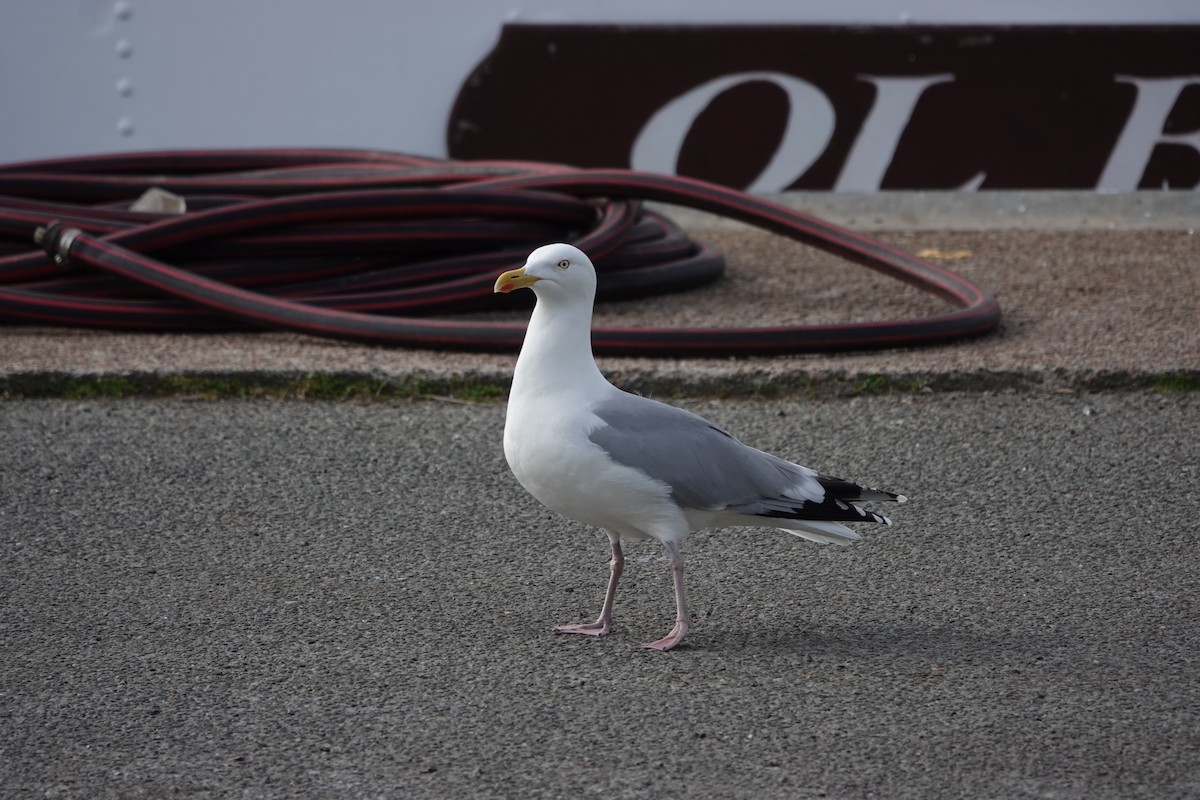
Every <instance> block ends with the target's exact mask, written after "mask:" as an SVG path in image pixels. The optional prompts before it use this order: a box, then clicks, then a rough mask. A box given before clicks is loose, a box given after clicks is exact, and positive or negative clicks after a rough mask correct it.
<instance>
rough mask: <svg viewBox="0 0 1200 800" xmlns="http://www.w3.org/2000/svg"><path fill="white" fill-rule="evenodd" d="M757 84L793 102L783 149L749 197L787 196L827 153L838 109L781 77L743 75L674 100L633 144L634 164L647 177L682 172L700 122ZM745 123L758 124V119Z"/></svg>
mask: <svg viewBox="0 0 1200 800" xmlns="http://www.w3.org/2000/svg"><path fill="white" fill-rule="evenodd" d="M751 81H768V82H770V83H773V84H775V85H776V86H778V87H779V88H781V89H783V90H784V92H786V93H787V98H788V105H789V108H788V119H787V127H786V129H785V130H784V132H783V139H782V141H781V142H780V144H779V148H778V149H777V150H776V151H775V154H774V155H773V156H772V157H771V161H770V163H768V164H767V166H766V167H765V168H764V169H763V171H762V173H761V174H760V175H759V176H758V177H757V178H755V179H754V181H753V182H751V184H750V185H749V186H748V187H746V191H748V192H781V191H783V190H784V189H786V188H787V187H788V186H790V185H791V184H793V183H795V182H796V181H797V180H798V179H799V178H800V176H801V175H803V174H804V173H805V172H806V171H807V170H808V168H809V167H810V166H812V163H813V162H814V161H816V160H817V158H819V157H820V155H821V153H823V152H825V147H826V146H827V145H828V144H829V140H830V139H831V138H832V137H833V126H834V113H833V105H832V104H831V103H830V102H829V98H827V97H826V96H825V94H824V93H823V92H822V91H821V90H820V89H818V88H817V87H815V86H813V85H812V84H811V83H808V82H807V81H802V80H800V79H799V78H794V77H792V76H791V75H784V74H782V73H779V72H743V73H739V74H736V75H726V76H723V77H720V78H715V79H714V80H711V81H709V82H708V83H704V84H701V85H700V86H697V87H696V88H694V89H691V90H689V91H687V92H684V93H683V94H681V95H679V96H678V97H676V98H675V99H674V100H671V101H670V102H668V103H667V104H666V105H664V106H663V107H662V108H660V109H659V110H658V111H656V112H654V114H653V115H652V116H651V117H650V119H649V120H648V121H647V122H646V124H645V126H644V127H643V128H642V130H641V131H640V132H639V133H638V136H637V138H636V139H635V140H634V142H633V151H632V152H631V154H630V157H629V162H630V165H631V166H632V167H633V168H634V169H637V170H643V171H646V172H664V173H667V174H670V175H674V174H675V173H676V169H677V166H678V163H679V152H680V150H682V148H683V142H684V139H685V138H686V137H687V133H688V131H689V130H691V127H692V124H693V123H694V122H695V121H696V117H698V116H699V115H700V112H702V111H703V110H704V109H705V108H707V107H708V105H709V103H711V102H712V101H713V100H714V99H716V97H717V96H718V95H720V94H722V93H723V92H726V91H728V90H730V89H732V88H734V87H735V86H740V85H741V84H744V83H749V82H751ZM743 124H746V125H753V124H755V120H753V119H750V120H745V121H744V123H743Z"/></svg>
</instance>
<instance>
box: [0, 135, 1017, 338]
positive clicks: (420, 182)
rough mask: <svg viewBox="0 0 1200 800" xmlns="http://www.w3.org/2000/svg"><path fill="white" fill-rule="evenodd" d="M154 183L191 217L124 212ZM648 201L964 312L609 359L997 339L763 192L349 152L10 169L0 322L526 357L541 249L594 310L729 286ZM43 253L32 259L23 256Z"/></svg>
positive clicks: (932, 279)
mask: <svg viewBox="0 0 1200 800" xmlns="http://www.w3.org/2000/svg"><path fill="white" fill-rule="evenodd" d="M152 187H158V188H159V189H163V190H166V191H168V192H171V193H174V194H176V195H180V196H182V197H183V198H185V199H186V203H187V209H188V210H187V212H186V213H183V214H170V213H159V212H146V211H138V210H132V208H131V202H132V201H133V200H134V199H135V198H137V197H139V196H141V195H142V194H143V193H144V192H146V191H147V190H149V189H151V188H152ZM643 200H654V201H659V202H663V203H669V204H674V205H680V206H686V207H691V208H694V209H699V210H702V211H707V212H711V213H715V214H718V215H722V216H726V217H730V218H733V219H737V220H740V221H742V222H746V223H749V224H750V225H754V226H757V227H760V228H763V229H765V230H768V231H772V232H774V233H777V234H780V235H782V236H785V237H789V238H791V239H794V240H796V241H799V242H802V243H804V244H808V245H811V246H814V247H818V248H821V249H823V250H826V251H829V252H831V253H834V254H836V255H838V256H841V257H843V258H845V259H847V260H850V261H853V262H855V263H858V264H861V265H863V266H866V267H870V268H871V269H874V270H877V271H879V272H882V273H884V274H885V275H890V276H892V277H894V278H897V279H899V280H902V281H905V282H907V283H909V284H912V285H913V286H916V287H917V288H919V289H922V290H924V291H927V292H931V293H933V294H935V295H937V296H938V297H941V298H943V299H945V300H946V301H948V302H949V303H950V304H951V305H952V306H954V307H955V308H954V310H952V311H949V312H947V313H944V314H940V315H937V316H932V317H926V318H921V319H905V320H897V321H887V322H867V323H851V324H839V325H819V326H785V327H754V328H682V329H678V328H676V329H658V328H605V327H599V328H596V329H595V330H594V333H593V345H594V349H595V350H596V352H597V353H601V354H609V355H647V356H651V355H652V356H715V355H722V356H727V355H750V354H785V353H805V352H822V351H835V350H848V349H872V348H881V347H898V346H912V345H923V344H933V343H938V342H945V341H948V340H952V339H957V338H960V337H965V336H974V335H979V334H983V333H987V332H989V331H991V330H993V329H994V328H995V327H996V325H997V324H998V322H999V318H1000V307H999V304H998V303H997V302H996V300H995V299H994V298H993V297H992V296H991V295H989V294H988V293H987V292H985V291H984V290H983V289H981V288H979V287H978V286H976V285H975V284H974V283H972V282H970V281H968V280H966V279H964V278H962V277H961V276H959V275H956V274H955V273H953V272H951V271H949V270H946V269H944V268H942V267H940V266H937V265H934V264H931V263H929V262H927V261H924V260H922V259H919V258H917V257H915V256H912V255H910V254H908V253H905V252H903V251H900V250H896V249H894V248H891V247H887V246H885V245H883V244H881V243H879V242H877V241H874V240H873V239H870V238H868V237H865V236H862V235H860V234H857V233H853V232H851V231H848V230H844V229H842V228H839V227H837V226H835V225H831V224H829V223H826V222H823V221H821V220H818V219H815V218H813V217H810V216H808V215H805V214H802V213H800V212H797V211H794V210H792V209H789V208H786V207H784V206H781V205H778V204H776V203H772V202H770V201H768V200H765V199H763V198H760V197H754V196H751V195H747V194H743V193H741V192H737V191H734V190H731V189H727V188H723V187H720V186H716V185H712V184H708V183H704V182H702V181H696V180H690V179H686V178H679V177H669V176H664V175H655V174H647V173H639V172H631V171H625V170H576V169H569V168H564V167H558V166H552V165H547V164H538V163H524V162H454V161H440V160H436V159H429V158H421V157H416V156H411V155H404V154H397V153H385V152H374V151H359V150H327V149H300V150H218V151H164V152H145V153H124V154H114V155H103V156H90V157H83V158H71V159H56V160H48V161H39V162H26V163H21V164H14V165H8V166H0V320H2V321H7V322H18V321H20V322H32V323H41V324H46V323H52V324H58V325H68V326H75V327H92V328H105V329H124V330H142V331H214V330H233V329H263V328H265V329H275V330H289V331H297V332H301V333H306V334H313V335H317V336H328V337H335V338H339V339H349V340H355V341H360V342H369V343H374V344H381V345H407V346H414V347H427V348H454V349H467V350H514V349H516V348H518V347H519V346H520V343H521V340H522V337H523V335H524V328H525V326H524V324H521V323H504V322H490V321H478V320H475V321H472V320H462V319H453V320H446V319H436V318H431V315H448V314H454V315H458V314H459V313H460V312H464V311H473V310H478V309H481V308H489V309H495V308H497V307H498V305H499V304H502V303H507V302H511V301H510V300H509V299H508V298H497V297H495V296H494V295H493V294H492V282H493V281H494V280H495V277H496V275H497V274H498V273H499V272H501V271H503V270H506V269H510V268H511V267H513V266H515V265H518V264H520V263H521V261H522V260H523V259H524V257H525V255H527V254H528V253H529V251H530V250H532V249H533V248H535V247H536V246H538V245H541V244H544V243H546V242H549V241H570V242H572V243H574V244H575V245H577V246H578V247H580V248H581V249H583V250H584V251H586V252H587V253H588V254H589V255H591V256H592V259H593V261H594V262H595V263H596V267H597V271H598V273H599V288H598V297H599V299H602V300H607V299H616V298H629V297H639V296H644V295H649V294H654V293H659V292H668V291H679V290H682V289H686V288H691V287H695V286H699V285H702V284H705V283H709V282H711V281H714V280H716V279H717V278H719V277H720V276H721V274H722V272H723V270H724V259H723V257H722V256H721V255H720V253H718V252H716V251H715V250H713V249H712V248H709V247H707V246H704V245H701V244H697V243H695V242H693V241H691V240H690V239H689V238H688V237H687V236H686V235H685V234H684V233H683V231H681V230H680V229H679V228H678V227H677V226H676V225H675V224H674V223H672V222H671V221H670V220H669V219H667V218H666V217H664V216H662V215H660V214H658V213H655V212H653V211H651V210H648V209H645V208H643V206H642V202H641V201H643ZM35 232H36V240H37V243H38V244H40V245H41V248H42V249H41V250H37V249H32V244H31V243H32V242H34V240H35Z"/></svg>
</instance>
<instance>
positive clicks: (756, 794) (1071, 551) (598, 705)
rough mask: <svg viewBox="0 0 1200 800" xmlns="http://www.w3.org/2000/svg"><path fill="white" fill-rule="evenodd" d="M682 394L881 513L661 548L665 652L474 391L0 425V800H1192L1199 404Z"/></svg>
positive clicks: (119, 407) (497, 411)
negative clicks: (854, 531) (674, 598)
mask: <svg viewBox="0 0 1200 800" xmlns="http://www.w3.org/2000/svg"><path fill="white" fill-rule="evenodd" d="M689 405H690V407H691V408H693V409H694V410H696V411H699V412H700V413H702V414H704V415H706V416H708V417H710V418H711V419H713V420H714V421H715V422H718V423H720V424H723V425H726V426H728V427H729V428H730V429H732V430H733V431H735V432H738V433H739V434H740V435H741V436H742V438H744V439H745V440H746V441H748V442H750V443H752V444H755V445H757V446H761V447H763V448H766V449H769V450H772V451H775V452H779V453H780V454H783V455H786V456H789V457H793V458H796V459H799V460H802V461H803V462H805V463H808V464H810V465H812V466H816V467H820V468H822V469H825V470H827V471H829V472H832V473H834V474H840V475H843V476H844V477H848V478H853V479H859V480H862V481H864V482H869V483H871V484H876V485H880V486H884V487H887V488H891V489H895V490H897V491H902V492H904V493H905V494H908V495H909V496H910V497H911V498H912V502H911V503H909V504H908V505H906V506H902V507H896V508H891V509H890V510H891V511H892V513H893V517H894V518H895V519H896V522H897V526H896V527H895V528H891V529H880V528H871V529H868V530H866V531H864V532H865V533H866V534H867V536H866V538H865V540H864V541H863V542H861V543H859V544H857V545H855V546H853V547H849V548H833V547H820V546H817V545H812V544H807V543H804V542H801V541H798V540H796V539H794V538H793V537H790V536H787V535H785V534H782V533H778V534H777V533H773V532H770V531H749V530H733V531H728V532H726V533H723V534H716V533H711V532H708V533H700V534H696V535H695V536H693V537H692V538H691V539H689V540H688V541H687V543H686V544H685V546H684V556H685V559H686V563H687V568H688V574H689V580H690V589H691V594H692V598H693V602H694V612H695V615H696V622H697V624H696V627H695V628H694V629H693V631H692V633H691V634H690V635H689V637H688V639H687V640H686V642H685V644H684V646H683V647H681V648H680V649H679V650H677V651H675V652H672V653H665V654H664V653H656V652H649V651H643V650H638V649H636V648H635V644H636V643H637V642H640V641H644V640H646V639H647V638H648V637H655V636H658V635H660V634H661V633H662V632H663V631H664V630H665V629H666V627H668V626H669V624H670V619H671V614H672V606H671V594H670V578H669V575H668V573H667V570H666V569H665V563H664V557H663V554H662V553H661V552H660V548H657V547H655V546H653V545H652V544H649V543H643V544H633V545H631V546H630V548H629V550H628V557H629V563H628V566H627V570H626V578H625V580H624V582H623V584H622V589H621V592H620V594H619V596H618V606H617V622H618V628H617V630H616V631H615V632H614V633H613V634H611V635H610V636H608V637H606V638H604V639H599V640H593V639H584V638H577V637H556V636H554V635H552V634H550V633H549V632H548V627H549V626H550V625H551V624H553V623H558V622H566V621H576V620H579V619H584V618H589V617H591V616H593V615H594V614H595V612H596V610H597V607H598V604H599V600H600V596H601V594H602V592H603V585H604V581H605V579H606V576H607V567H606V564H605V561H606V558H607V546H606V543H605V540H604V537H603V535H602V534H601V533H600V532H598V531H594V530H585V529H581V528H580V527H579V526H577V525H574V524H572V523H569V522H566V521H564V520H561V519H558V518H556V517H555V516H554V515H552V514H550V513H549V512H547V511H545V510H543V509H541V508H540V507H539V506H537V505H536V503H535V502H534V501H533V500H532V499H530V498H529V497H527V496H526V495H525V494H524V493H523V491H522V490H521V489H520V487H518V486H517V485H516V483H515V481H513V479H512V478H511V477H510V476H509V474H508V471H507V468H506V466H505V464H504V460H503V456H502V454H501V446H500V437H501V427H502V421H503V405H502V404H499V403H482V404H450V403H434V402H404V403H373V404H361V405H360V404H350V403H343V404H325V403H311V402H310V403H303V402H269V401H258V402H230V401H226V402H191V403H186V402H178V401H171V400H160V401H153V400H139V401H122V402H115V401H112V402H71V401H62V400H48V401H32V400H24V401H9V402H6V403H3V404H0V441H2V442H3V451H4V458H3V459H2V460H0V551H2V555H0V632H2V634H0V647H2V653H0V764H3V765H4V766H3V768H2V769H0V796H3V797H14V798H16V797H22V798H24V797H68V798H74V797H78V798H107V797H114V798H116V797H120V798H131V797H154V798H160V797H170V796H193V797H230V796H238V797H268V796H273V797H339V798H344V797H446V798H463V797H481V798H489V797H495V798H536V797H547V798H552V797H553V798H557V797H604V798H619V797H630V798H641V797H655V798H664V797H666V798H672V797H680V798H684V797H734V798H738V797H744V798H756V799H758V798H773V797H780V798H808V797H834V798H860V797H880V798H885V797H886V798H906V797H912V798H938V797H953V798H957V797H979V798H990V797H996V798H1044V797H1054V798H1087V799H1088V800H1092V799H1093V798H1155V800H1159V799H1160V798H1194V797H1200V756H1198V753H1200V733H1198V732H1200V664H1198V663H1197V653H1200V626H1198V625H1197V620H1200V570H1198V569H1197V566H1198V563H1197V552H1198V550H1197V546H1198V544H1200V540H1198V536H1200V527H1198V525H1197V522H1196V513H1195V509H1196V507H1197V505H1198V504H1200V496H1198V492H1200V490H1198V489H1197V487H1198V486H1200V425H1197V424H1196V423H1197V419H1200V396H1197V395H1196V394H1194V393H1190V394H1189V393H1184V394H1173V395H1158V394H1154V393H1150V392H1118V393H1100V394H1083V395H1078V396H1077V395H1063V394H1055V393H1047V392H1019V393H1014V392H1003V393H995V394H993V393H968V394H960V393H953V392H948V393H937V394H933V395H907V396H891V397H870V398H868V397H864V398H857V399H852V400H850V399H840V400H818V401H805V402H741V401H739V402H731V401H717V400H710V401H702V402H693V403H690V404H689Z"/></svg>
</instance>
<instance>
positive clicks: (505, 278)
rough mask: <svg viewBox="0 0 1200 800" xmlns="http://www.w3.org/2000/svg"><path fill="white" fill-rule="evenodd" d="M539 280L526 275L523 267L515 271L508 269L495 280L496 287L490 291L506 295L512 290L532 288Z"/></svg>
mask: <svg viewBox="0 0 1200 800" xmlns="http://www.w3.org/2000/svg"><path fill="white" fill-rule="evenodd" d="M540 280H541V278H537V277H534V276H533V275H526V274H525V268H524V267H518V268H517V269H510V270H509V271H508V272H506V273H504V274H503V275H501V276H500V277H499V278H496V286H495V288H494V289H493V290H492V291H493V292H504V293H505V294H507V293H508V292H511V291H512V290H513V289H524V288H525V287H527V286H533V285H534V284H535V283H537V282H538V281H540Z"/></svg>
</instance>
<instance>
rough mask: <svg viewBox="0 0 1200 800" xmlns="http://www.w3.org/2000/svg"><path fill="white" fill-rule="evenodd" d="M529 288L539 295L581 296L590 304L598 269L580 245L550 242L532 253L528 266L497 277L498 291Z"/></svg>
mask: <svg viewBox="0 0 1200 800" xmlns="http://www.w3.org/2000/svg"><path fill="white" fill-rule="evenodd" d="M526 287H528V288H531V289H533V291H534V293H535V294H536V295H537V296H538V297H539V298H542V297H555V296H557V297H564V298H579V299H582V300H586V301H587V302H588V303H589V304H590V303H591V302H592V299H593V298H594V297H595V296H596V268H595V267H593V266H592V262H591V260H590V259H589V258H588V257H587V256H586V255H584V254H583V251H582V250H580V249H579V248H578V247H573V246H571V245H569V244H548V245H546V246H545V247H539V248H538V249H537V250H534V251H533V252H532V253H530V254H529V258H528V259H526V261H525V266H523V267H519V268H517V269H514V270H509V271H508V272H505V273H504V274H503V275H501V276H500V277H499V278H497V279H496V286H495V291H497V292H506V293H507V292H511V291H513V290H514V289H523V288H526Z"/></svg>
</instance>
